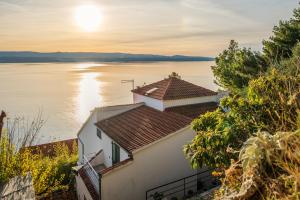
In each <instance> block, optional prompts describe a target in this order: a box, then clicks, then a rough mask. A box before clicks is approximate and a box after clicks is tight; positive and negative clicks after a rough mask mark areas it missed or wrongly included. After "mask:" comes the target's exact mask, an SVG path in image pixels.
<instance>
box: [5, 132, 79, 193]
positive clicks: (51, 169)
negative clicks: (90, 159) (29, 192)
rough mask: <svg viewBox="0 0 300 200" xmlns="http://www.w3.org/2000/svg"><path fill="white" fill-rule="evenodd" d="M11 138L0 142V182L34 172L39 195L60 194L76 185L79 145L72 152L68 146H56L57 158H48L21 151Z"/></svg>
mask: <svg viewBox="0 0 300 200" xmlns="http://www.w3.org/2000/svg"><path fill="white" fill-rule="evenodd" d="M7 138H8V137H7V136H4V137H2V138H1V140H0V182H5V181H7V180H8V179H10V178H12V177H14V176H17V175H20V174H22V175H25V174H26V173H27V172H28V171H30V172H31V174H32V177H33V183H34V188H35V192H36V194H37V195H40V194H43V193H51V192H53V191H56V190H67V189H69V187H72V186H73V184H74V175H73V173H72V172H71V170H72V167H73V166H76V162H77V159H78V158H77V154H76V153H71V152H77V151H76V148H77V145H76V143H74V145H73V146H74V147H73V148H74V149H73V150H72V151H71V152H70V151H69V149H68V147H67V146H66V145H56V146H55V148H54V149H55V155H54V156H51V157H48V156H46V155H43V154H42V153H39V154H36V153H34V154H33V153H32V152H31V150H30V149H28V148H25V149H23V150H22V151H17V150H16V149H15V147H14V145H13V144H11V143H10V142H9V140H8V139H7Z"/></svg>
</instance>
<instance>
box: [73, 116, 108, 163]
mask: <svg viewBox="0 0 300 200" xmlns="http://www.w3.org/2000/svg"><path fill="white" fill-rule="evenodd" d="M96 114H97V112H93V113H92V114H91V116H90V118H89V120H88V121H87V123H85V125H84V126H83V128H82V129H81V131H80V133H79V135H78V141H79V142H78V151H79V152H78V153H79V154H78V157H79V162H80V163H83V159H82V155H83V154H84V155H85V156H86V157H87V158H88V159H89V158H91V157H93V156H94V155H95V154H96V153H97V152H99V151H100V150H101V149H102V142H101V140H100V139H99V138H98V136H97V128H96V126H95V124H94V123H96V121H97V120H96V118H97V115H96ZM81 143H83V144H84V145H82V144H81ZM83 150H84V152H82V151H83Z"/></svg>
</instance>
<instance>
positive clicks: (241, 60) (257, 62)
mask: <svg viewBox="0 0 300 200" xmlns="http://www.w3.org/2000/svg"><path fill="white" fill-rule="evenodd" d="M212 70H213V73H214V75H215V78H216V83H217V84H218V85H219V86H221V87H223V88H226V89H229V90H230V91H235V92H237V91H239V90H241V89H243V88H244V87H246V86H248V82H249V81H250V80H251V79H253V78H257V77H258V76H259V75H260V74H261V73H263V72H265V71H266V64H265V62H264V60H263V58H262V57H261V55H260V54H259V53H256V52H252V51H251V50H250V49H246V48H239V47H238V43H237V42H235V41H233V40H232V41H230V44H229V47H228V49H226V50H224V51H223V52H222V53H221V54H220V55H219V56H218V57H217V58H216V66H213V67H212Z"/></svg>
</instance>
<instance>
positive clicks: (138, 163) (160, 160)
mask: <svg viewBox="0 0 300 200" xmlns="http://www.w3.org/2000/svg"><path fill="white" fill-rule="evenodd" d="M195 135H196V134H195V132H193V131H192V130H191V129H190V127H188V128H186V129H183V130H182V131H181V132H178V133H176V134H174V135H170V136H167V137H165V138H163V139H162V140H160V141H158V142H156V143H154V144H150V145H149V146H148V147H146V148H144V149H142V150H140V151H137V152H134V153H133V161H132V162H130V163H128V164H127V165H124V166H121V167H119V168H116V169H113V170H112V171H111V172H108V173H107V174H104V175H103V176H102V179H101V194H102V200H111V199H114V200H124V199H130V200H140V199H145V194H146V191H147V190H148V189H151V188H153V187H156V186H159V185H162V184H165V183H168V182H171V181H174V180H177V179H180V178H183V177H186V176H189V175H192V174H195V173H196V171H195V170H193V169H191V167H190V164H189V162H188V161H187V160H186V159H185V157H184V154H183V145H184V144H187V143H188V142H190V141H191V140H192V139H193V138H194V136H195Z"/></svg>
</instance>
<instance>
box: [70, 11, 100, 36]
mask: <svg viewBox="0 0 300 200" xmlns="http://www.w3.org/2000/svg"><path fill="white" fill-rule="evenodd" d="M74 17H75V20H76V23H77V25H78V26H79V27H80V28H81V29H82V30H84V31H87V32H92V31H96V30H97V28H98V27H99V25H100V23H101V19H102V15H101V11H100V9H99V8H98V7H97V6H94V5H82V6H78V7H77V8H76V9H75V12H74Z"/></svg>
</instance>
